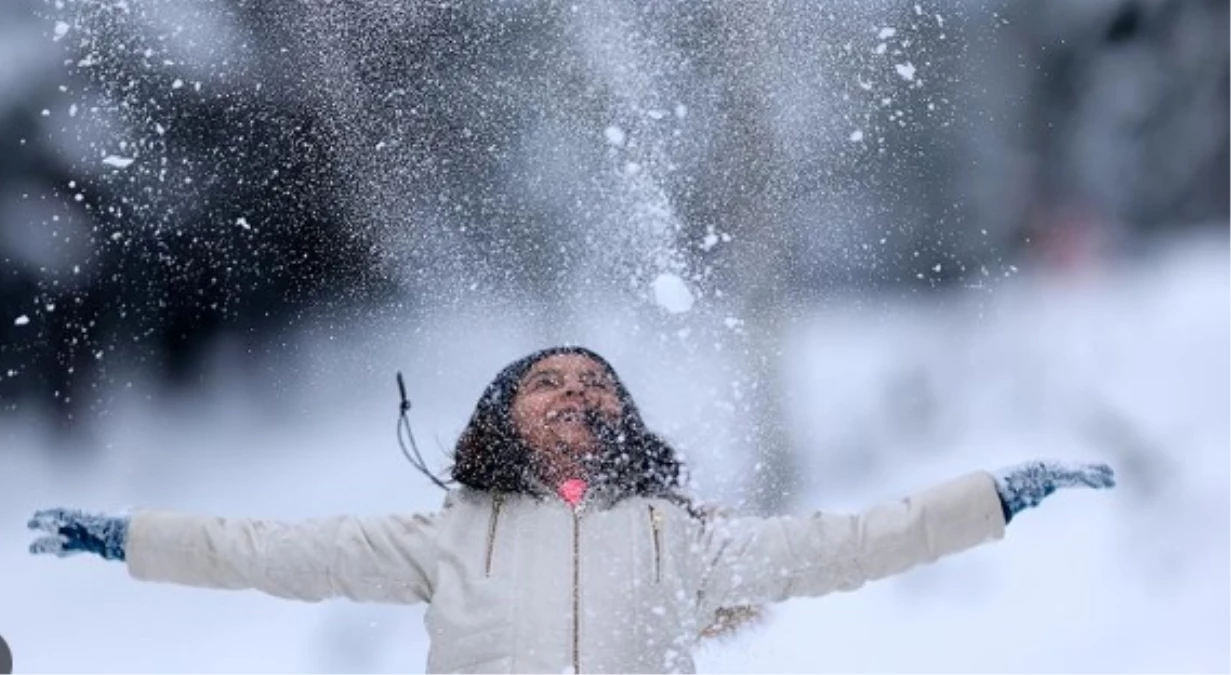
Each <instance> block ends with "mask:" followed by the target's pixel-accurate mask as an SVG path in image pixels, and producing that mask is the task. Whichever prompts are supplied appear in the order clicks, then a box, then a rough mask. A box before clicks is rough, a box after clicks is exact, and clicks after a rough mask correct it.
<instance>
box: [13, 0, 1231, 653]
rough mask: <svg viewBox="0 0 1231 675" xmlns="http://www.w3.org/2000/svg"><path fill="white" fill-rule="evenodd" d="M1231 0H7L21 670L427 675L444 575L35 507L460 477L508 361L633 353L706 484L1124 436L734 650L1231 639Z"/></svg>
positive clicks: (318, 500) (194, 504)
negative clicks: (142, 559)
mask: <svg viewBox="0 0 1231 675" xmlns="http://www.w3.org/2000/svg"><path fill="white" fill-rule="evenodd" d="M1227 24H1228V3H1227V2H1226V1H1225V0H1217V1H1209V0H1135V1H1130V0H1086V1H1083V2H1067V1H1066V0H1042V1H1038V2H1027V1H1026V0H993V1H992V2H983V1H981V2H973V1H967V0H951V1H949V2H939V1H935V0H930V1H928V2H921V3H914V2H909V1H902V0H892V1H890V0H863V1H861V2H856V3H831V4H829V5H823V6H822V5H816V4H814V3H805V2H798V1H796V2H791V1H783V2H772V3H762V2H744V1H742V0H728V1H726V2H709V1H707V0H697V1H696V2H688V3H635V2H627V1H622V0H596V1H594V2H586V3H580V2H578V3H563V2H550V1H547V2H532V1H523V2H506V3H457V4H451V3H406V2H401V1H400V0H356V1H355V2H348V3H335V2H325V1H314V0H307V1H304V0H264V1H263V2H252V1H248V0H206V1H201V2H195V1H193V2H190V1H188V0H49V1H47V2H42V1H38V0H8V1H6V2H5V3H3V4H2V5H0V541H2V542H4V546H3V547H0V566H2V567H3V569H5V570H6V573H5V574H4V575H2V576H0V635H3V636H4V637H5V639H6V640H7V641H8V642H9V644H10V645H11V646H12V648H13V652H14V655H15V667H16V669H17V671H18V672H65V671H92V672H121V671H123V672H155V671H159V672H177V671H196V672H201V671H205V672H215V671H220V672H221V671H227V672H229V671H236V672H238V671H247V672H252V671H256V672H291V671H300V672H302V671H308V672H357V671H359V672H368V671H380V672H394V671H401V672H405V671H417V670H421V669H422V666H423V663H424V658H425V654H426V640H425V636H424V634H423V630H422V624H421V621H422V609H421V608H415V607H410V608H408V607H381V606H361V605H354V604H347V603H342V602H334V603H323V604H319V605H304V604H296V603H290V602H286V601H280V600H275V599H272V598H267V597H264V596H260V595H257V594H255V593H224V592H207V591H198V590H191V589H183V588H175V587H170V586H158V585H149V584H138V583H136V582H132V581H130V580H129V579H128V578H127V577H126V575H125V572H124V570H123V568H122V567H121V566H119V565H115V564H105V563H102V562H100V561H98V560H95V559H73V560H68V561H61V560H54V559H45V558H38V559H36V558H33V557H31V556H29V555H27V554H26V553H25V547H26V545H27V542H28V541H29V538H30V537H29V536H28V534H27V532H26V531H25V529H24V525H25V521H26V519H27V517H28V515H29V514H30V513H31V512H32V511H33V510H34V509H36V508H39V507H43V506H51V505H69V506H78V507H83V508H89V509H98V510H105V511H118V510H121V509H125V508H130V507H149V508H166V509H176V510H188V511H197V512H204V513H213V514H218V515H231V516H245V515H246V516H261V517H285V518H297V517H310V516H320V515H327V514H334V513H343V512H349V513H360V514H376V513H386V512H391V511H416V510H430V509H434V508H437V507H438V506H439V503H440V500H441V493H440V492H439V491H437V490H436V489H434V488H433V487H432V486H431V485H430V484H429V483H428V482H427V481H426V480H425V479H423V478H422V477H421V476H419V475H417V474H416V473H415V472H414V470H413V469H411V468H410V467H409V465H407V464H406V463H405V461H404V460H403V459H402V457H401V455H400V454H399V452H398V449H397V444H396V440H395V436H394V428H395V427H394V423H395V419H396V404H397V400H396V387H395V384H394V373H395V372H396V371H398V370H402V371H404V372H405V374H406V376H407V382H408V385H409V389H410V395H411V398H412V400H413V402H414V406H415V407H414V409H413V411H412V419H413V422H414V424H415V429H416V433H417V435H418V437H419V440H420V444H421V446H423V448H424V449H425V450H426V451H427V454H428V456H429V459H430V460H433V461H434V462H435V464H436V465H437V466H439V467H441V468H443V467H444V466H446V465H447V458H446V457H445V456H444V454H443V452H444V451H447V449H448V448H449V447H450V446H451V444H452V442H453V441H454V440H455V438H456V435H457V434H458V433H459V432H460V430H461V428H462V426H463V425H464V423H465V421H466V419H467V418H468V416H469V414H470V412H471V409H472V407H473V405H474V403H475V401H476V400H477V397H478V395H479V392H480V391H481V389H482V387H483V386H484V385H485V384H486V382H487V381H488V380H489V379H490V378H491V377H492V376H493V375H494V374H495V373H496V371H497V370H498V369H499V368H500V367H501V366H503V365H504V364H506V363H507V362H509V361H511V360H513V359H514V358H517V357H519V356H521V355H523V354H524V353H526V352H528V351H530V350H532V349H536V348H538V347H541V346H545V345H548V344H556V343H560V342H575V343H582V344H585V345H588V346H591V347H593V348H595V349H597V350H598V351H599V352H601V353H603V354H605V355H606V356H608V358H610V359H611V360H612V361H613V363H614V364H615V365H616V367H617V369H619V370H620V371H621V373H622V375H623V376H624V377H625V378H626V380H627V381H628V382H629V384H630V386H631V388H632V389H633V393H634V395H635V396H636V397H637V398H638V400H639V402H640V405H641V407H642V409H643V411H644V413H645V414H646V416H647V417H648V419H649V421H650V422H651V424H652V425H653V426H654V427H655V428H656V429H658V430H660V431H661V432H663V433H664V434H665V435H666V436H667V437H668V438H670V439H671V440H672V442H674V443H675V444H677V446H678V447H679V448H680V449H681V450H682V451H683V452H684V453H685V454H686V456H687V458H688V460H689V463H690V466H691V468H692V479H693V483H694V485H693V489H694V491H695V492H696V493H698V494H699V495H701V496H702V497H704V498H707V499H714V500H721V501H724V502H727V503H730V504H733V505H737V506H740V507H742V508H744V509H746V510H748V511H752V512H761V513H769V512H802V511H804V510H807V509H812V508H831V509H856V508H860V507H863V506H867V505H870V504H871V503H873V502H875V501H876V500H880V499H888V498H895V497H898V496H900V495H901V494H903V493H905V492H906V491H909V490H913V489H917V488H920V487H924V486H926V485H928V484H930V483H932V482H935V481H939V480H942V479H945V478H947V477H950V476H952V475H954V474H956V473H959V472H963V471H967V470H970V469H974V468H996V467H999V466H1001V465H1004V464H1008V463H1012V462H1017V461H1020V460H1024V459H1029V458H1034V457H1059V458H1072V459H1089V460H1104V461H1108V462H1110V463H1112V464H1113V465H1114V466H1115V467H1116V468H1117V470H1118V471H1119V476H1120V487H1119V488H1118V489H1117V490H1115V491H1113V492H1111V493H1109V494H1089V493H1074V494H1064V495H1060V496H1058V497H1056V498H1055V499H1054V502H1052V501H1049V502H1048V503H1047V504H1046V505H1045V506H1044V507H1043V508H1041V509H1040V510H1038V511H1036V512H1030V513H1027V514H1024V515H1023V516H1021V518H1020V520H1016V521H1015V522H1014V523H1013V525H1012V526H1011V528H1010V530H1009V535H1008V537H1007V539H1006V540H1005V541H1004V542H1002V543H1000V544H998V545H995V546H992V547H988V548H985V549H982V550H978V551H975V552H973V553H970V554H967V555H963V556H961V557H958V558H954V559H952V560H947V561H945V562H943V563H941V564H939V565H934V566H930V567H927V568H923V569H920V570H916V571H914V572H911V573H909V574H907V575H905V576H902V577H900V578H897V579H894V580H891V581H886V582H881V583H878V584H874V585H872V586H869V587H866V588H865V589H863V590H861V591H859V592H858V593H854V594H847V595H834V596H829V597H827V598H823V599H820V600H800V601H793V602H790V603H787V604H785V605H782V606H779V607H775V608H774V609H773V611H772V612H771V614H770V616H769V619H768V620H767V621H766V622H765V623H763V624H762V625H760V626H757V627H754V628H752V629H749V630H747V631H745V632H744V633H743V634H741V635H739V636H737V637H735V638H733V639H730V640H727V641H723V642H717V643H714V644H711V645H709V646H707V647H706V648H705V650H704V651H703V652H702V653H701V654H699V666H700V667H701V668H702V669H703V670H706V671H713V672H746V671H761V672H817V671H842V672H882V671H913V672H931V671H937V672H939V671H944V672H959V671H960V672H1025V671H1030V672H1078V671H1080V672H1148V671H1153V672H1161V671H1167V672H1211V671H1222V672H1227V671H1229V670H1231V638H1229V637H1228V636H1229V635H1231V584H1229V580H1228V573H1229V571H1231V550H1229V549H1231V512H1229V509H1231V486H1229V480H1231V468H1229V464H1231V460H1229V455H1228V447H1229V445H1231V419H1229V412H1228V410H1229V408H1231V393H1229V380H1228V374H1229V373H1231V356H1229V345H1231V314H1229V312H1231V307H1229V306H1231V283H1229V281H1231V270H1229V266H1228V262H1229V256H1228V224H1229V216H1228V185H1229V183H1231V179H1229V174H1228V95H1229V93H1228V81H1229V68H1228V66H1229V61H1228V37H1227V31H1226V30H1225V28H1226V26H1227Z"/></svg>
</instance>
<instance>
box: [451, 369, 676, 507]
mask: <svg viewBox="0 0 1231 675" xmlns="http://www.w3.org/2000/svg"><path fill="white" fill-rule="evenodd" d="M559 354H578V355H581V356H585V357H588V358H590V359H593V360H594V361H595V362H596V363H598V364H600V365H602V367H603V368H604V369H606V371H607V374H608V375H609V376H610V377H611V381H612V382H613V383H614V385H615V390H616V396H617V397H618V398H619V401H620V404H621V408H622V413H621V416H620V419H619V421H618V422H617V423H616V424H615V425H606V424H601V423H598V424H597V427H596V432H597V435H598V437H599V440H600V442H601V443H602V446H603V452H602V454H601V456H600V457H598V458H596V461H595V469H596V471H595V473H594V474H593V475H592V476H591V482H592V483H595V484H602V485H604V486H605V487H609V488H613V490H614V492H615V493H616V494H618V495H619V496H621V497H626V496H632V495H642V496H664V497H667V496H675V495H676V494H677V492H678V489H679V488H680V486H681V484H682V482H683V474H684V467H683V464H682V462H681V461H680V459H679V457H678V455H677V453H676V452H675V450H674V449H673V448H672V447H671V446H670V445H668V444H667V442H666V441H664V440H663V439H661V438H660V437H659V436H657V435H656V434H654V433H652V432H651V431H650V430H649V429H647V428H646V425H645V422H644V421H643V420H642V419H641V413H640V411H638V410H637V406H636V404H634V403H633V399H632V396H631V395H630V394H629V392H628V388H627V387H625V386H624V383H623V382H622V381H621V380H620V378H619V376H618V375H616V372H615V369H614V368H612V367H611V364H610V363H608V362H607V360H606V359H604V358H603V357H601V356H599V355H598V354H596V353H594V352H592V351H590V350H589V349H586V348H584V347H574V346H563V347H552V348H550V349H543V350H540V351H537V352H535V353H533V354H530V355H529V356H526V357H523V358H521V359H518V360H517V361H515V362H513V363H512V364H509V365H508V366H507V367H505V368H504V370H502V371H500V374H499V375H497V376H496V379H495V380H493V381H492V382H491V384H489V385H488V386H487V389H486V390H485V391H484V392H483V395H482V396H481V397H480V398H479V403H478V405H477V406H475V410H474V414H473V415H472V416H471V417H470V422H469V423H468V424H467V425H466V429H465V430H464V431H463V432H462V435H461V437H460V438H459V439H458V441H457V446H456V448H455V450H454V455H453V460H454V464H453V469H452V477H453V480H454V481H456V482H457V483H460V484H462V485H465V486H467V487H470V488H473V489H476V490H487V491H502V492H521V493H534V492H535V491H536V488H535V483H534V467H533V465H532V460H531V457H532V454H531V452H532V451H531V450H530V448H529V447H527V446H526V444H525V442H524V441H523V439H522V438H521V436H520V435H519V434H518V433H517V431H516V429H515V428H514V425H513V419H512V408H513V400H514V398H516V396H517V392H518V388H519V387H520V386H521V380H522V378H523V377H525V375H526V373H528V372H529V371H530V368H531V367H533V366H534V364H536V363H538V362H539V361H541V360H543V359H545V358H547V357H549V356H556V355H559ZM594 421H595V422H596V423H597V420H594Z"/></svg>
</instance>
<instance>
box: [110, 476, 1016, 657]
mask: <svg viewBox="0 0 1231 675" xmlns="http://www.w3.org/2000/svg"><path fill="white" fill-rule="evenodd" d="M1003 534H1004V517H1003V515H1002V512H1001V506H1000V500H999V498H998V497H997V494H996V489H995V487H994V486H993V482H992V478H991V476H989V475H988V474H985V473H974V474H970V475H967V476H964V477H962V478H958V479H956V480H953V481H950V482H947V483H944V484H942V485H940V486H937V487H934V488H932V489H930V490H927V491H924V492H922V493H920V494H917V495H914V496H913V497H910V498H907V499H903V500H899V501H894V502H890V503H886V504H882V505H880V506H877V507H875V508H873V509H871V510H869V511H867V512H865V513H862V514H858V515H836V514H829V513H815V514H813V515H810V516H805V517H794V518H792V517H779V518H727V517H717V516H715V517H706V518H705V519H704V520H701V519H698V518H697V517H695V516H694V515H691V514H690V513H689V512H688V511H687V510H686V509H684V508H682V507H680V506H678V505H677V504H675V503H673V502H670V501H667V500H664V499H649V498H640V497H634V498H627V499H623V500H620V501H617V502H615V503H614V504H609V503H605V502H603V501H602V499H601V498H600V497H595V498H591V497H587V500H586V501H585V502H583V503H582V504H581V505H580V506H579V508H578V509H577V510H574V509H572V508H570V507H569V506H568V505H567V504H565V502H564V501H562V500H559V499H554V498H539V497H534V496H529V495H515V494H501V493H496V494H491V493H485V492H477V491H473V490H467V489H461V490H456V491H453V492H451V493H449V495H448V496H447V498H446V500H445V505H444V508H443V509H442V510H441V511H440V512H439V513H436V514H433V515H409V516H400V515H399V516H388V517H381V518H355V517H338V518H329V519H322V520H309V521H303V522H293V523H292V522H271V521H260V520H233V519H223V518H205V517H197V516H189V515H179V514H172V513H159V512H142V513H138V514H137V515H135V516H134V517H133V519H132V522H131V525H130V528H129V538H128V544H127V561H128V567H129V571H130V572H131V574H132V576H134V577H135V578H137V579H144V580H151V581H166V582H174V583H180V584H188V585H192V586H203V587H209V588H227V589H245V588H251V589H256V590H259V591H264V592H266V593H269V594H272V595H276V596H279V597H284V598H293V599H297V600H308V601H317V600H323V599H325V598H331V597H339V596H340V597H345V598H350V599H352V600H357V601H361V602H391V603H406V604H410V603H415V602H427V603H429V607H428V610H427V613H426V619H425V621H426V624H427V630H428V633H429V635H430V638H431V649H430V653H429V655H428V663H427V667H428V672H439V673H445V672H452V673H461V672H490V673H515V672H542V673H560V672H564V671H571V672H631V673H638V672H673V671H675V672H678V671H683V672H691V671H692V670H693V662H692V656H691V653H692V650H693V647H694V645H695V644H696V642H697V639H698V636H699V634H700V632H701V631H702V630H703V629H704V628H705V627H706V626H707V625H709V624H710V623H711V622H712V621H713V620H714V618H715V612H716V611H717V610H718V609H719V608H721V607H733V606H740V605H756V604H762V603H768V602H775V601H779V600H785V599H787V598H791V597H797V596H817V595H823V594H825V593H829V592H831V591H840V590H841V591H848V590H852V589H855V588H858V587H859V586H860V585H862V584H863V583H864V582H866V581H870V580H873V579H878V578H881V577H886V576H889V575H892V574H896V573H898V572H902V571H903V570H906V569H907V568H909V567H911V566H913V565H916V564H918V563H923V562H929V561H933V560H936V559H937V558H939V557H941V556H943V555H946V554H950V553H954V552H957V551H961V550H963V549H967V548H970V547H972V546H975V545H978V544H980V543H983V542H986V541H989V540H992V539H998V538H1000V537H1002V536H1003Z"/></svg>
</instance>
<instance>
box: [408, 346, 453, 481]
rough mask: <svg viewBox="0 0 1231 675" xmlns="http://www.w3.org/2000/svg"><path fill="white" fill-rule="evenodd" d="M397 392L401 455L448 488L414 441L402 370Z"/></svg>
mask: <svg viewBox="0 0 1231 675" xmlns="http://www.w3.org/2000/svg"><path fill="white" fill-rule="evenodd" d="M398 392H399V393H400V394H401V395H402V402H401V403H400V404H399V405H398V410H399V412H400V414H399V415H398V445H399V446H401V448H402V455H403V456H405V457H406V461H408V462H410V464H411V466H413V467H415V468H416V469H418V470H419V472H420V473H422V474H423V475H425V476H427V477H428V479H429V480H431V481H432V482H433V483H435V484H436V485H437V486H438V487H440V489H442V490H448V489H449V486H448V485H445V483H444V481H442V480H440V479H439V478H437V477H436V474H434V473H432V470H431V469H429V468H427V462H425V461H424V460H423V455H422V454H421V453H420V452H419V446H418V444H416V443H415V434H414V432H412V431H411V429H410V416H409V414H408V413H410V399H408V398H406V383H405V382H403V381H402V371H400V370H399V371H398ZM403 430H405V432H406V438H407V439H408V440H409V444H410V448H409V449H408V448H407V447H406V446H407V441H404V440H402V432H403ZM412 453H413V455H412Z"/></svg>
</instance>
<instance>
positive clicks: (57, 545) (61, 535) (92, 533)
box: [26, 508, 128, 560]
mask: <svg viewBox="0 0 1231 675" xmlns="http://www.w3.org/2000/svg"><path fill="white" fill-rule="evenodd" d="M26 526H27V527H29V528H30V529H31V530H41V531H43V532H47V533H48V534H47V535H45V536H42V537H39V538H38V539H35V540H34V543H32V544H30V552H31V553H35V554H39V553H49V554H51V555H54V556H58V557H61V558H63V557H65V556H70V555H74V554H77V553H94V554H96V555H99V556H102V557H103V558H104V559H105V560H124V545H125V543H126V542H127V541H128V518H126V517H112V516H104V515H98V514H92V513H84V512H82V511H78V510H76V509H62V508H54V509H44V510H42V511H36V512H35V513H34V517H33V518H31V519H30V522H29V523H27V524H26Z"/></svg>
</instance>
